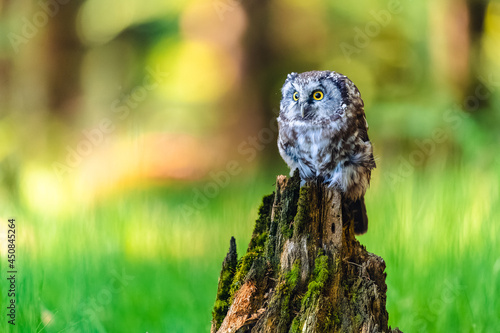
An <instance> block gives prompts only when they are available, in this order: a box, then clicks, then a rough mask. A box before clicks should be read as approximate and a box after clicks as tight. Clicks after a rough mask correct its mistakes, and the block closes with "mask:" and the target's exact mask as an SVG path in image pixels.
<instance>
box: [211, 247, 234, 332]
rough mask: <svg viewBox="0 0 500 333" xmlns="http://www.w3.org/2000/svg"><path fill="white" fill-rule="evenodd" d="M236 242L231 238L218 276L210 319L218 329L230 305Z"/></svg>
mask: <svg viewBox="0 0 500 333" xmlns="http://www.w3.org/2000/svg"><path fill="white" fill-rule="evenodd" d="M236 258H237V253H236V241H235V240H234V238H231V245H230V247H229V252H228V254H227V256H226V258H225V259H224V262H223V263H222V270H221V273H220V276H219V285H218V289H217V296H216V298H215V304H214V308H213V310H212V318H213V321H214V323H215V326H216V327H217V328H219V326H220V325H221V324H222V321H223V320H224V317H225V316H226V314H227V311H228V310H229V306H230V304H231V293H230V291H231V285H232V283H233V279H234V275H235V271H236V263H237V261H236Z"/></svg>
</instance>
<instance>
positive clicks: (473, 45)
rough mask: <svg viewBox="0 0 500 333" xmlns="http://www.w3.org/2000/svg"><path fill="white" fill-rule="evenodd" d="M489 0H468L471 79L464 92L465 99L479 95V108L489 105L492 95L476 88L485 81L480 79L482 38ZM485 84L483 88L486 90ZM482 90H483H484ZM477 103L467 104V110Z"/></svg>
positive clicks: (473, 108)
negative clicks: (478, 91)
mask: <svg viewBox="0 0 500 333" xmlns="http://www.w3.org/2000/svg"><path fill="white" fill-rule="evenodd" d="M488 3H489V1H488V0H468V1H467V10H468V17H469V39H470V47H469V66H468V67H469V73H468V74H469V80H468V86H467V89H466V91H465V92H464V99H465V98H467V97H468V96H473V97H477V98H476V99H475V101H476V100H477V101H478V103H479V105H477V107H479V108H485V107H487V106H489V102H490V96H486V95H484V94H481V96H478V94H477V92H476V89H478V87H480V86H482V85H483V83H482V82H481V80H479V77H480V76H481V63H482V61H481V47H482V44H481V39H482V37H483V34H484V19H485V16H486V9H487V7H488ZM484 89H485V88H484V86H483V90H484ZM483 90H481V91H483ZM475 108H476V106H475V105H465V109H466V110H467V111H476V110H475Z"/></svg>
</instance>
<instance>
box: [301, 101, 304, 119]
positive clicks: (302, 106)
mask: <svg viewBox="0 0 500 333" xmlns="http://www.w3.org/2000/svg"><path fill="white" fill-rule="evenodd" d="M300 114H301V115H302V118H304V104H300Z"/></svg>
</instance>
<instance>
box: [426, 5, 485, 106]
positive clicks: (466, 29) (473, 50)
mask: <svg viewBox="0 0 500 333" xmlns="http://www.w3.org/2000/svg"><path fill="white" fill-rule="evenodd" d="M488 3H489V1H488V0H453V1H452V0H448V1H444V2H440V1H434V2H431V3H430V6H429V8H430V12H429V14H430V22H431V35H430V41H431V42H432V45H431V46H430V51H431V53H432V54H433V60H434V66H433V72H434V75H435V78H436V80H437V81H438V82H440V84H442V85H444V86H449V87H450V88H451V89H452V93H453V94H454V96H455V99H456V101H457V103H459V104H460V105H461V106H462V108H463V109H464V110H465V111H468V112H473V111H477V109H478V108H482V107H486V106H487V105H488V104H489V99H490V97H489V96H487V95H485V93H484V91H485V90H487V89H486V88H485V87H484V83H483V82H481V81H485V80H481V79H480V77H481V76H482V75H481V74H482V73H481V72H482V68H481V64H482V61H481V49H482V43H481V40H482V37H483V34H484V20H485V15H486V9H487V7H488ZM477 89H480V90H479V91H480V94H479V95H478V93H477Z"/></svg>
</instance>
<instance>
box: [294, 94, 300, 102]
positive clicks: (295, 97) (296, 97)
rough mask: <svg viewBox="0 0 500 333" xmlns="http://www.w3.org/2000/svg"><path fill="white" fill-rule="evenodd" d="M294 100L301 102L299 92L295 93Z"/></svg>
mask: <svg viewBox="0 0 500 333" xmlns="http://www.w3.org/2000/svg"><path fill="white" fill-rule="evenodd" d="M293 100H294V101H298V100H299V93H298V92H294V93H293Z"/></svg>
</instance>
